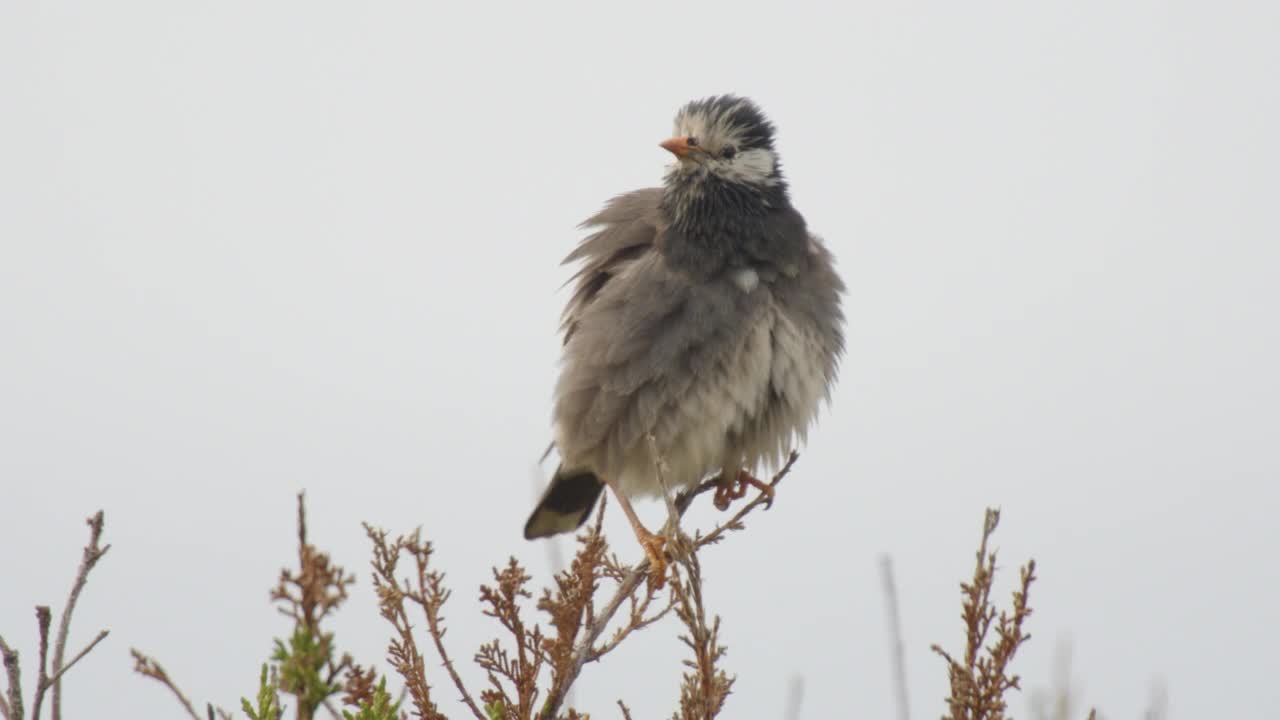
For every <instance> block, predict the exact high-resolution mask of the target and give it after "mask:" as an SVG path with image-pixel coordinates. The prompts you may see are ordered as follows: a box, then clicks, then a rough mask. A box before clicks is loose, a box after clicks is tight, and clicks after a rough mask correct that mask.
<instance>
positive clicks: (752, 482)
mask: <svg viewBox="0 0 1280 720" xmlns="http://www.w3.org/2000/svg"><path fill="white" fill-rule="evenodd" d="M748 487H754V488H756V489H757V490H759V491H760V492H761V493H762V494H763V495H764V496H765V497H766V498H767V499H766V500H765V501H764V508H765V510H768V509H769V508H771V507H773V498H774V496H775V495H776V494H777V493H776V491H775V490H774V489H773V486H772V485H770V484H769V483H767V482H765V481H763V480H761V479H759V478H757V477H755V476H754V475H752V474H751V473H749V472H747V471H746V470H739V471H738V475H737V476H736V477H734V478H733V479H732V480H726V479H724V476H723V475H722V476H721V477H720V479H719V480H718V481H717V482H716V494H715V498H714V503H715V506H716V509H717V510H721V511H724V510H728V509H729V505H730V503H732V502H733V501H734V500H738V499H740V498H743V497H746V495H747V488H748Z"/></svg>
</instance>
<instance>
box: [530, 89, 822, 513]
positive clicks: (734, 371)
mask: <svg viewBox="0 0 1280 720" xmlns="http://www.w3.org/2000/svg"><path fill="white" fill-rule="evenodd" d="M695 132H700V133H702V136H701V137H700V138H699V142H698V154H697V155H696V156H695V157H694V158H693V159H692V160H687V159H684V158H682V159H681V160H679V161H678V162H677V163H676V165H674V166H673V167H672V169H671V170H670V171H669V172H668V173H667V177H666V182H665V185H664V187H662V188H650V189H645V190H638V191H635V192H632V193H628V194H625V195H621V196H619V197H616V198H614V199H613V200H612V201H610V202H609V203H608V205H607V206H606V207H605V208H604V210H602V211H601V212H600V213H599V214H597V215H596V216H594V217H592V218H590V219H589V220H587V221H586V223H584V227H588V228H596V231H595V232H594V233H592V234H591V235H589V236H588V237H587V238H586V239H584V240H583V241H582V243H581V244H580V245H579V246H578V247H577V248H576V249H575V250H574V251H573V252H572V253H570V254H569V256H568V257H567V258H566V260H565V262H567V263H571V262H580V263H581V264H582V266H581V268H580V270H579V271H578V273H577V274H576V275H575V276H574V281H575V283H576V285H575V291H574V294H573V296H572V298H571V299H570V301H569V304H568V306H567V307H566V308H565V312H564V319H563V330H564V335H565V343H564V349H563V367H562V370H561V373H560V378H559V382H558V383H557V385H556V390H555V410H554V420H555V446H556V448H557V449H558V451H559V454H560V458H561V466H560V469H559V470H558V471H557V473H556V475H555V477H553V479H552V483H551V486H550V487H549V488H548V492H547V494H546V495H545V496H544V498H543V500H542V501H541V502H540V503H539V506H538V508H536V509H535V510H534V512H533V514H532V516H531V517H530V518H529V522H528V524H527V525H526V527H525V535H526V536H527V537H542V536H546V535H551V534H555V533H558V532H566V531H570V530H573V529H574V528H576V527H577V526H578V525H580V524H581V522H582V521H584V520H585V518H586V517H587V515H588V514H589V511H590V509H591V506H592V505H593V504H594V503H595V499H596V497H597V496H598V495H599V492H600V487H601V486H600V484H599V479H601V478H607V479H609V480H612V481H613V484H614V485H615V488H616V489H618V490H619V491H621V492H622V493H624V494H626V495H627V496H631V497H635V496H645V495H656V494H658V493H660V492H661V488H660V486H659V485H658V482H657V477H656V474H655V470H654V459H653V457H652V456H651V453H650V449H649V445H648V442H647V436H648V435H650V434H652V435H653V436H654V438H655V439H656V441H657V447H658V450H659V452H660V453H661V454H662V456H663V458H664V459H665V461H666V463H667V465H668V466H669V467H670V474H669V476H668V478H667V480H668V483H669V484H670V485H672V486H673V489H677V488H684V487H688V486H691V485H693V484H695V483H697V482H699V481H701V480H702V479H703V478H705V477H707V476H708V475H712V474H716V473H719V472H722V471H724V472H726V473H736V471H737V470H739V469H746V470H748V471H751V470H754V469H755V468H757V467H760V466H769V467H776V466H777V465H778V464H779V463H780V462H781V460H782V459H783V458H784V456H785V454H786V453H787V451H789V450H790V449H791V448H792V447H793V446H795V444H796V443H798V442H801V441H803V439H804V437H805V434H806V431H807V430H808V428H809V426H810V424H811V423H812V422H813V420H814V418H815V417H816V414H817V411H818V409H819V406H820V404H821V402H822V401H823V400H824V399H826V398H829V396H830V390H831V387H832V383H833V382H834V380H835V375H836V366H837V362H838V358H839V356H840V354H841V352H842V349H843V339H842V331H841V328H842V323H843V319H842V315H841V311H840V294H841V292H842V290H843V288H844V286H843V284H842V282H841V281H840V278H839V277H838V276H837V275H836V273H835V270H834V268H833V266H832V258H831V255H830V253H829V252H828V251H827V250H826V249H825V247H824V246H823V244H822V243H821V241H820V240H818V239H817V238H816V237H814V236H813V235H811V234H810V233H809V231H808V229H807V228H806V225H805V222H804V219H803V218H802V217H801V216H800V214H799V213H798V212H796V211H795V210H794V209H793V208H792V207H791V204H790V201H789V199H788V196H787V186H786V183H785V181H784V180H783V178H782V174H781V170H780V168H779V167H778V164H777V161H776V156H775V155H774V151H773V128H772V126H771V125H770V124H769V123H768V121H767V120H765V119H764V116H763V115H762V114H761V113H760V112H759V110H758V109H757V108H756V107H755V106H754V105H753V104H751V103H750V102H749V101H746V100H744V99H741V98H735V97H731V96H721V97H716V98H709V99H707V100H702V101H696V102H694V103H690V104H689V105H687V106H686V107H685V108H683V109H682V110H681V111H680V113H679V114H678V115H677V118H676V134H677V135H679V136H687V137H694V133H695ZM584 476H586V477H595V478H596V479H597V481H596V484H594V485H593V484H592V483H590V481H589V480H588V481H584V479H583V478H584Z"/></svg>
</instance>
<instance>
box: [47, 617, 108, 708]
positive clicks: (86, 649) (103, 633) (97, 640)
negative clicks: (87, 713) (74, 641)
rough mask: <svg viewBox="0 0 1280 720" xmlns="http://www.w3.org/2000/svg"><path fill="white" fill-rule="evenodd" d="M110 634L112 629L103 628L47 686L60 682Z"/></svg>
mask: <svg viewBox="0 0 1280 720" xmlns="http://www.w3.org/2000/svg"><path fill="white" fill-rule="evenodd" d="M110 634H111V631H110V630H102V631H100V632H99V633H98V636H97V637H95V638H94V639H93V641H92V642H90V643H89V644H88V645H86V646H85V647H84V649H83V650H81V651H80V652H78V653H76V656H75V657H73V658H71V662H69V663H67V664H66V665H63V666H62V669H61V670H59V671H58V672H56V673H54V674H53V677H51V678H49V683H48V685H47V686H46V687H52V686H53V684H54V683H56V682H58V680H59V679H61V678H62V676H63V675H65V674H66V673H67V671H68V670H70V669H71V668H72V667H73V666H74V665H75V664H76V663H78V662H80V658H82V657H84V656H85V655H88V654H89V651H90V650H92V649H93V648H94V646H96V645H97V644H98V643H100V642H102V641H103V640H105V639H106V637H107V636H108V635H110ZM34 717H35V716H32V718H33V720H34Z"/></svg>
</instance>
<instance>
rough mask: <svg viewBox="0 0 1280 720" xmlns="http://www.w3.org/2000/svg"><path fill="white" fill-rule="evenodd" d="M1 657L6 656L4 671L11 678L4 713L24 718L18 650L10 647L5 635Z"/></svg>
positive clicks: (0, 643) (16, 719)
mask: <svg viewBox="0 0 1280 720" xmlns="http://www.w3.org/2000/svg"><path fill="white" fill-rule="evenodd" d="M0 657H3V658H4V671H5V675H7V676H8V678H9V703H8V706H7V707H5V713H4V715H5V717H6V718H11V719H12V720H22V718H23V715H22V669H21V668H20V667H19V665H18V651H17V650H14V649H13V648H11V647H9V643H7V642H5V641H4V638H3V637H0Z"/></svg>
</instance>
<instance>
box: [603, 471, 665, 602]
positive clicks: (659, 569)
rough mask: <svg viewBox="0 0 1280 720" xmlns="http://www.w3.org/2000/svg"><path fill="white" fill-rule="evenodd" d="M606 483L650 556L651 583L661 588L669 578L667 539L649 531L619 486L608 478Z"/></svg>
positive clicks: (645, 551)
mask: <svg viewBox="0 0 1280 720" xmlns="http://www.w3.org/2000/svg"><path fill="white" fill-rule="evenodd" d="M605 484H606V485H608V486H609V489H611V490H613V496H614V497H615V498H617V499H618V505H619V506H621V507H622V512H623V514H624V515H626V516H627V520H628V521H630V522H631V529H632V530H634V531H635V534H636V540H638V541H639V542H640V547H642V548H644V554H645V556H646V557H648V558H649V581H650V583H651V584H652V586H653V588H654V589H661V588H662V586H663V584H664V583H665V582H666V580H667V556H666V553H664V552H663V548H664V547H665V545H666V544H667V539H666V538H665V537H663V536H661V535H655V534H654V533H651V532H649V530H648V528H646V527H645V526H644V524H643V523H641V522H640V518H639V516H637V515H636V511H635V509H634V508H632V507H631V501H630V500H628V499H627V496H626V495H624V494H623V493H622V492H621V491H620V490H619V489H618V486H616V485H614V484H613V482H612V481H610V480H607V479H606V480H605Z"/></svg>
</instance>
